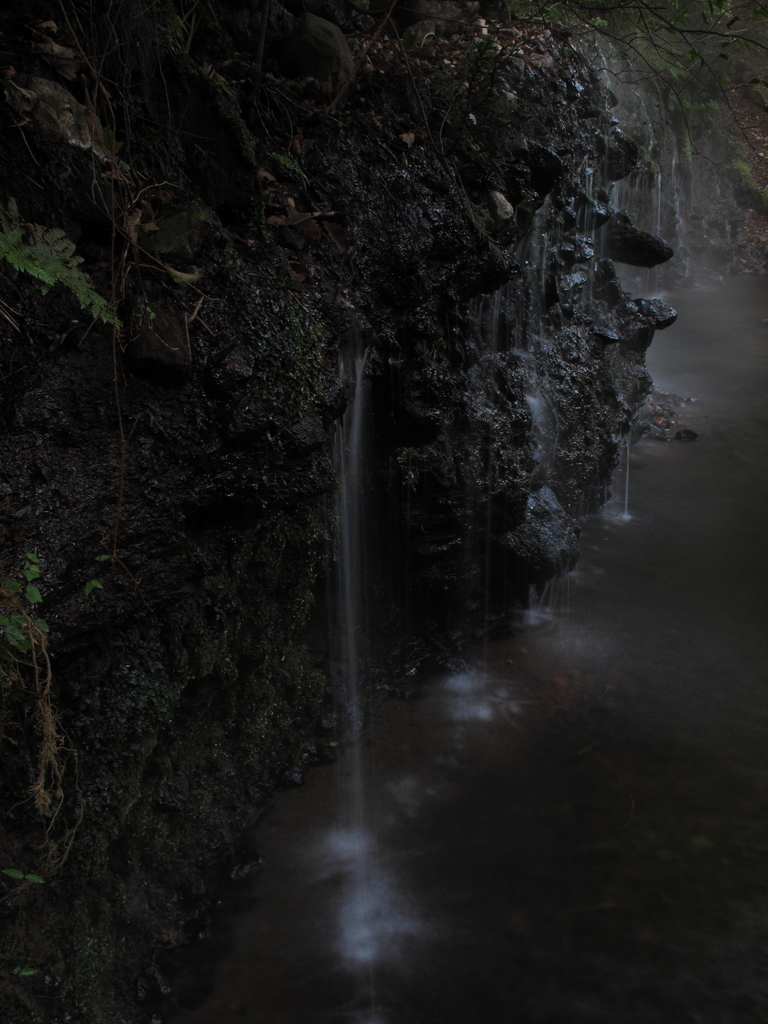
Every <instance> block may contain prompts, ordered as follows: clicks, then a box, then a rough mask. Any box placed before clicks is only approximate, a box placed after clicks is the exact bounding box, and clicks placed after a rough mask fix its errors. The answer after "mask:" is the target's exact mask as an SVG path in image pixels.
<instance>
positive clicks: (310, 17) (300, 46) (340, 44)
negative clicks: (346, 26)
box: [281, 14, 354, 96]
mask: <svg viewBox="0 0 768 1024" xmlns="http://www.w3.org/2000/svg"><path fill="white" fill-rule="evenodd" d="M281 64H282V66H283V68H284V70H285V71H286V72H287V73H289V74H293V75H295V76H296V77H297V78H314V79H315V81H316V82H317V84H318V86H319V88H320V89H321V90H322V92H324V93H326V94H328V95H329V96H331V95H333V94H334V93H336V92H337V91H338V90H339V89H340V88H341V87H342V86H343V85H346V83H347V82H348V81H349V80H350V79H351V78H352V72H353V70H354V61H353V59H352V53H351V51H350V49H349V44H348V43H347V39H346V36H345V35H344V33H343V32H342V31H341V29H340V28H338V26H336V25H333V24H331V22H330V21H326V20H325V19H324V18H318V17H317V16H316V15H314V14H305V15H304V16H303V17H302V18H301V20H300V21H299V23H298V24H297V25H296V28H295V29H294V30H293V32H292V33H291V35H290V36H289V37H288V40H287V41H286V43H285V46H284V48H283V54H282V60H281Z"/></svg>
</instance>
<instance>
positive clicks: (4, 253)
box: [0, 199, 117, 324]
mask: <svg viewBox="0 0 768 1024" xmlns="http://www.w3.org/2000/svg"><path fill="white" fill-rule="evenodd" d="M25 233H26V234H27V235H28V236H29V237H30V241H25V238H24V236H25ZM0 259H3V260H7V261H8V262H9V263H10V264H11V266H12V267H15V268H16V270H20V271H23V272H24V273H25V274H29V275H30V276H31V277H34V278H36V280H38V281H39V282H40V286H41V288H42V291H43V294H44V295H45V294H46V292H48V291H50V289H51V288H52V287H53V286H54V285H55V284H63V285H64V287H65V288H68V289H69V291H71V292H72V294H73V295H74V296H75V298H76V299H77V301H78V302H79V303H80V306H81V307H82V308H83V309H87V310H88V311H89V312H90V313H92V314H93V316H95V317H97V318H98V319H99V320H102V321H103V322H104V323H105V324H117V320H116V318H115V314H114V311H113V309H112V306H111V305H110V303H109V302H108V301H107V300H106V299H105V298H103V297H102V296H101V295H99V293H98V292H97V291H96V289H95V288H94V287H93V285H92V284H91V282H90V281H89V280H88V278H87V277H86V276H85V274H84V273H83V272H82V270H80V269H79V265H80V264H81V263H82V262H83V259H82V257H81V256H75V243H74V242H73V241H71V239H69V238H67V236H66V235H65V234H64V232H63V231H62V230H61V228H46V227H43V225H41V224H22V222H21V218H20V216H19V208H18V206H17V205H16V200H15V199H11V200H9V202H8V207H7V209H4V208H3V206H2V205H0Z"/></svg>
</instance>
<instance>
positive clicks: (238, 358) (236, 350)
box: [207, 345, 254, 395]
mask: <svg viewBox="0 0 768 1024" xmlns="http://www.w3.org/2000/svg"><path fill="white" fill-rule="evenodd" d="M253 367H254V359H253V355H252V354H251V353H250V352H248V350H247V349H244V348H241V347H240V346H239V345H235V346H233V347H230V348H228V349H226V350H225V351H224V352H222V353H219V354H218V355H216V356H214V358H213V359H212V360H211V365H210V366H209V368H208V374H207V376H208V380H209V383H210V384H211V385H212V386H213V388H214V389H215V390H216V391H218V392H219V393H220V394H223V395H228V394H230V393H231V392H232V391H235V390H236V389H237V388H238V387H241V386H242V385H243V384H246V383H247V382H248V381H249V380H250V378H251V377H252V376H253Z"/></svg>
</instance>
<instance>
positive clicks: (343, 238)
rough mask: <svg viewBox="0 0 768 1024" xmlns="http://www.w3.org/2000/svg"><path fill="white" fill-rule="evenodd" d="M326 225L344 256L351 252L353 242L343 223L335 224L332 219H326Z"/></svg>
mask: <svg viewBox="0 0 768 1024" xmlns="http://www.w3.org/2000/svg"><path fill="white" fill-rule="evenodd" d="M324 227H325V230H326V231H327V232H328V234H329V235H330V236H331V238H332V239H333V241H334V243H335V245H336V248H337V249H338V250H339V252H340V253H341V254H342V256H343V255H344V254H345V253H347V252H349V247H350V245H351V244H352V243H351V242H350V240H349V235H347V232H346V229H345V228H344V227H342V225H341V224H335V223H334V222H333V221H332V220H327V221H325V223H324Z"/></svg>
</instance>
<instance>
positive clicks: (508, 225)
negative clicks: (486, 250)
mask: <svg viewBox="0 0 768 1024" xmlns="http://www.w3.org/2000/svg"><path fill="white" fill-rule="evenodd" d="M488 212H489V213H490V215H491V220H492V222H493V223H492V227H491V234H492V235H493V236H494V238H496V239H498V241H500V242H502V243H504V242H511V241H512V239H513V238H514V236H515V231H516V228H517V211H516V210H515V208H514V206H513V205H512V204H511V203H510V202H509V200H508V199H507V197H506V196H505V195H503V194H502V193H501V192H491V193H489V195H488Z"/></svg>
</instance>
